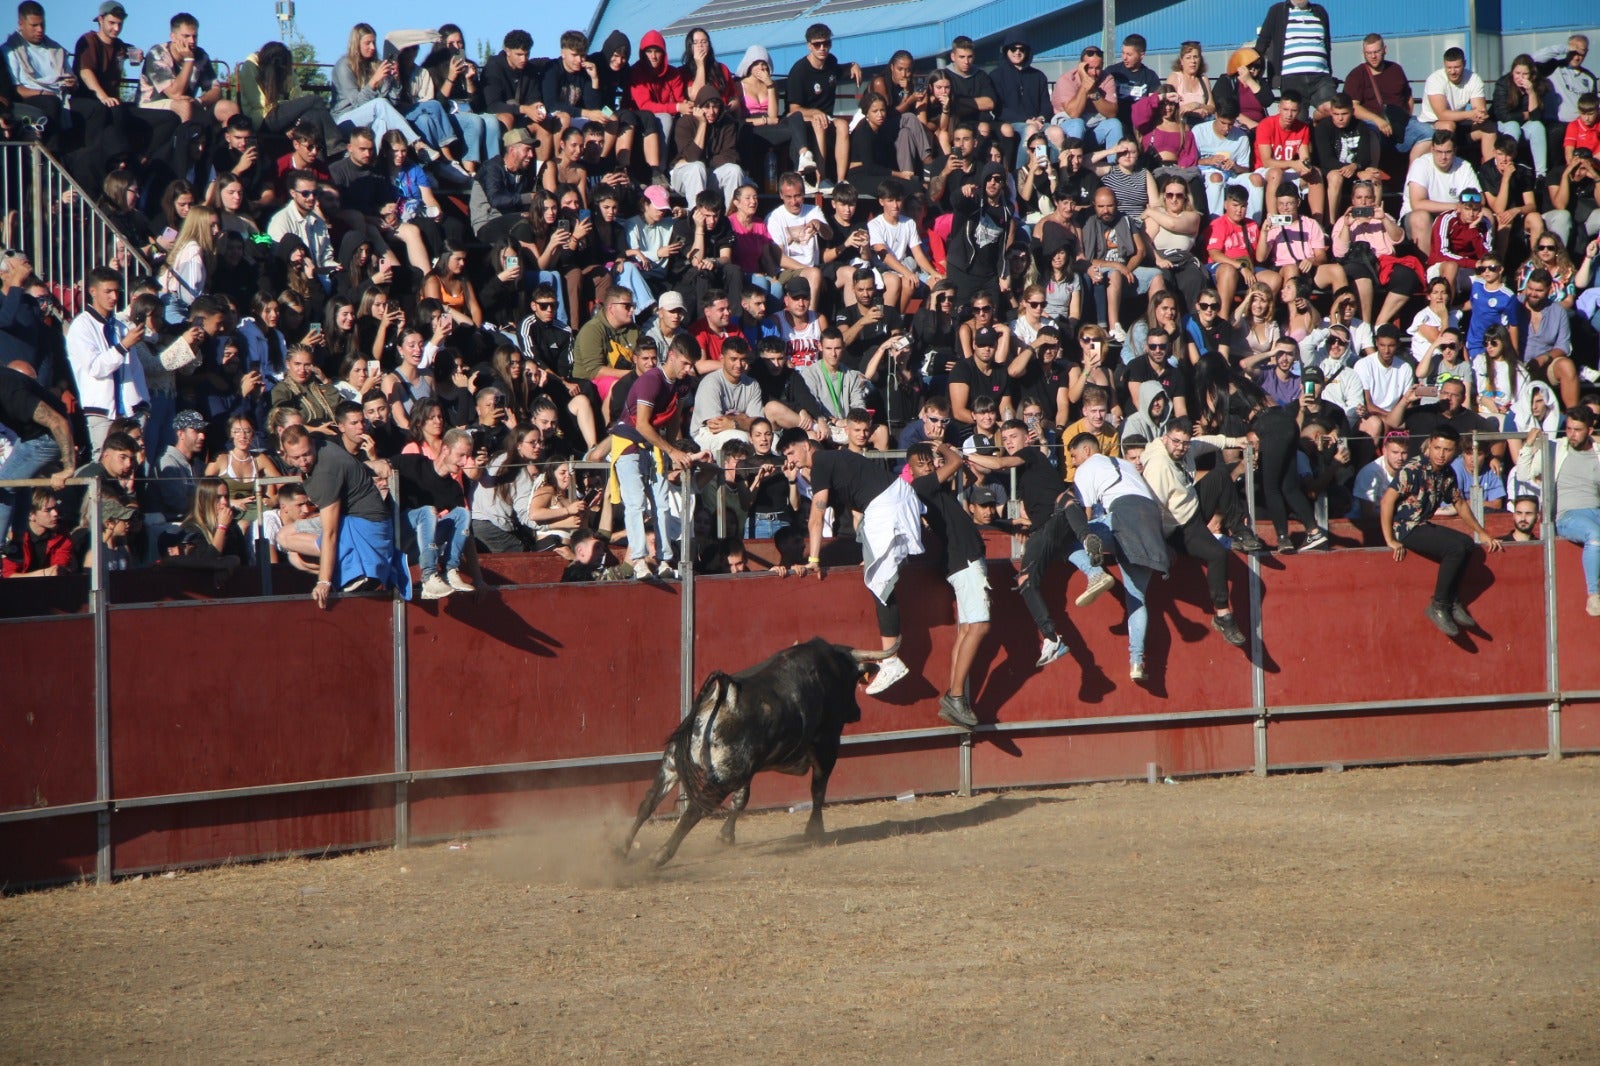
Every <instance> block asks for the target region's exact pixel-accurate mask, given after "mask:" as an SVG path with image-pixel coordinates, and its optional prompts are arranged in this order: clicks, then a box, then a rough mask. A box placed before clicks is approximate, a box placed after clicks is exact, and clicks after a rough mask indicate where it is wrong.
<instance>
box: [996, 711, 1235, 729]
mask: <svg viewBox="0 0 1600 1066" xmlns="http://www.w3.org/2000/svg"><path fill="white" fill-rule="evenodd" d="M1259 716H1260V713H1259V712H1258V711H1257V710H1256V709H1255V708H1254V707H1229V708H1226V709H1223V710H1220V711H1176V712H1173V713H1171V714H1121V715H1102V716H1100V717H1097V718H1050V719H1046V720H1044V721H1039V722H995V723H993V724H992V725H980V726H979V727H978V728H977V729H975V730H973V732H975V733H1031V732H1038V731H1041V730H1054V729H1061V730H1069V731H1070V730H1073V729H1100V728H1104V727H1106V726H1118V725H1151V724H1155V723H1158V722H1199V721H1206V720H1208V719H1213V720H1218V721H1222V720H1228V719H1238V718H1257V717H1259Z"/></svg>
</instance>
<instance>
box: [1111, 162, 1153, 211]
mask: <svg viewBox="0 0 1600 1066" xmlns="http://www.w3.org/2000/svg"><path fill="white" fill-rule="evenodd" d="M1149 174H1150V172H1149V171H1148V170H1146V169H1144V168H1143V167H1140V168H1138V169H1137V170H1135V171H1133V172H1132V173H1131V174H1130V173H1129V172H1128V171H1126V170H1123V169H1122V168H1121V167H1112V168H1111V169H1110V170H1108V171H1106V172H1105V173H1104V174H1102V175H1101V176H1100V183H1101V184H1102V185H1104V186H1105V187H1106V188H1108V189H1110V190H1111V192H1112V193H1113V194H1114V195H1115V196H1116V198H1117V210H1118V211H1121V212H1122V213H1123V214H1125V215H1133V216H1135V217H1137V216H1138V215H1140V214H1142V213H1143V212H1144V209H1145V208H1147V207H1149V206H1150V187H1149V186H1148V185H1147V184H1146V182H1145V179H1146V178H1147V177H1149Z"/></svg>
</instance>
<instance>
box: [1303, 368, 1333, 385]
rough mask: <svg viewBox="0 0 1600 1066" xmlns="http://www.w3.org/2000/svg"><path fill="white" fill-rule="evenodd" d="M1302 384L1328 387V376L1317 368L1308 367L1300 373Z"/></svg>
mask: <svg viewBox="0 0 1600 1066" xmlns="http://www.w3.org/2000/svg"><path fill="white" fill-rule="evenodd" d="M1300 383H1301V384H1302V385H1326V384H1327V383H1328V376H1327V375H1326V374H1324V373H1323V372H1322V371H1320V370H1318V369H1317V368H1316V367H1314V366H1308V367H1306V368H1305V369H1304V370H1302V371H1300Z"/></svg>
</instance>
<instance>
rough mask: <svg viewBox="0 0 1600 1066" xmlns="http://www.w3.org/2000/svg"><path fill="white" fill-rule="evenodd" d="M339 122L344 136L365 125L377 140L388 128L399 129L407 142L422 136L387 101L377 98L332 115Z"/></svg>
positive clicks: (410, 142)
mask: <svg viewBox="0 0 1600 1066" xmlns="http://www.w3.org/2000/svg"><path fill="white" fill-rule="evenodd" d="M333 117H334V121H336V122H338V123H339V128H340V129H342V130H344V132H345V134H346V136H348V135H349V134H350V132H351V131H352V130H354V129H356V128H357V127H360V126H366V127H367V128H368V129H370V130H372V132H373V133H374V134H376V135H377V137H378V140H380V141H381V140H383V135H384V134H385V133H388V132H389V131H390V130H399V131H400V133H401V135H402V136H404V137H405V139H406V143H407V144H416V143H417V142H418V141H420V140H423V139H424V138H423V137H422V136H421V135H420V134H418V133H417V130H416V127H414V126H412V125H411V123H409V122H407V121H406V117H405V116H404V115H402V114H401V113H400V112H398V111H396V110H395V108H394V105H393V104H391V103H390V102H389V101H387V100H384V99H382V98H379V99H377V100H368V101H367V102H366V103H364V104H362V105H360V106H359V107H352V108H351V109H350V110H348V111H346V112H343V113H342V114H338V115H335V116H333Z"/></svg>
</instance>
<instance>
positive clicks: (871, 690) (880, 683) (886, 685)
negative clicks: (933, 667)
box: [867, 669, 911, 696]
mask: <svg viewBox="0 0 1600 1066" xmlns="http://www.w3.org/2000/svg"><path fill="white" fill-rule="evenodd" d="M910 673H911V671H910V670H909V669H905V670H903V671H902V672H901V673H898V674H885V673H884V672H883V671H882V670H880V671H878V676H877V677H874V678H873V679H872V682H871V683H870V684H869V685H867V695H869V696H876V695H877V694H878V693H880V692H884V691H887V690H888V689H891V688H893V687H894V686H895V685H896V684H897V683H899V682H901V681H904V680H905V679H906V677H907V676H909V675H910ZM885 678H887V679H888V680H885Z"/></svg>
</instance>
